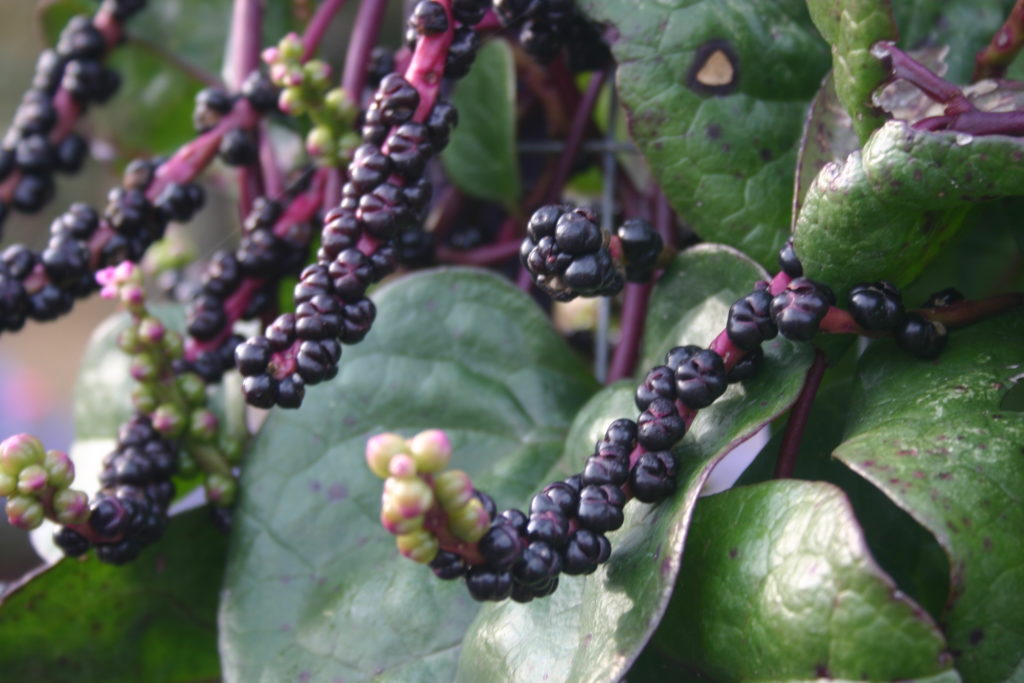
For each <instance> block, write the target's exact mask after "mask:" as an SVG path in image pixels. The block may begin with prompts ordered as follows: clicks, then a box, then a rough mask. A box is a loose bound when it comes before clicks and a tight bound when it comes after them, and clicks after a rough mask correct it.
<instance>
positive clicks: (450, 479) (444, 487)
mask: <svg viewBox="0 0 1024 683" xmlns="http://www.w3.org/2000/svg"><path fill="white" fill-rule="evenodd" d="M434 494H435V495H436V496H437V499H438V500H439V501H440V502H441V507H443V508H444V509H445V511H447V512H449V514H450V513H451V511H453V510H458V509H459V508H461V507H462V506H463V505H465V504H466V503H468V502H469V501H470V500H471V499H472V498H473V482H472V481H471V480H470V478H469V475H468V474H466V473H465V472H463V471H462V470H448V471H447V472H441V473H440V474H438V475H436V476H435V477H434Z"/></svg>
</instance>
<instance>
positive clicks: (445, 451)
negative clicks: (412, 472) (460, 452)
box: [409, 429, 452, 473]
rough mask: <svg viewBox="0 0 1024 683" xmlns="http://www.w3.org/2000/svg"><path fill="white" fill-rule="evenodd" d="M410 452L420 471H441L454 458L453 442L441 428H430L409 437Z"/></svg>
mask: <svg viewBox="0 0 1024 683" xmlns="http://www.w3.org/2000/svg"><path fill="white" fill-rule="evenodd" d="M409 452H410V453H411V454H412V457H413V459H414V460H415V461H416V468H417V469H418V470H419V471H420V472H430V473H434V472H440V471H441V470H443V469H444V468H445V467H447V466H448V463H449V462H450V461H451V459H452V443H451V441H449V440H448V435H447V434H445V433H444V432H443V431H441V430H440V429H428V430H426V431H424V432H420V433H419V434H417V435H416V436H414V437H412V438H411V439H409Z"/></svg>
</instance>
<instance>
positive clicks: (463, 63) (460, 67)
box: [444, 26, 480, 78]
mask: <svg viewBox="0 0 1024 683" xmlns="http://www.w3.org/2000/svg"><path fill="white" fill-rule="evenodd" d="M479 47H480V36H479V35H478V34H477V32H476V31H474V30H473V29H471V28H468V27H465V26H460V27H459V28H457V29H455V31H454V34H453V35H452V42H451V45H449V46H448V55H447V58H446V59H445V63H444V75H445V76H447V77H448V78H462V77H463V76H465V75H466V74H468V73H469V69H470V67H471V66H473V60H474V59H476V51H477V49H478V48H479Z"/></svg>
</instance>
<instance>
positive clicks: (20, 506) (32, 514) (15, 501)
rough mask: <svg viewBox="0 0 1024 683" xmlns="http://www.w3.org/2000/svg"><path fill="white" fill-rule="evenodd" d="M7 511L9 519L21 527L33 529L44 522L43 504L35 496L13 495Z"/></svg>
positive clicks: (14, 524)
mask: <svg viewBox="0 0 1024 683" xmlns="http://www.w3.org/2000/svg"><path fill="white" fill-rule="evenodd" d="M5 511H6V512H7V521H8V522H10V523H11V525H12V526H16V527H18V528H19V529H25V530H26V531H31V530H32V529H35V528H36V527H38V526H39V525H40V524H42V523H43V506H42V505H40V504H39V501H37V500H36V499H35V498H30V497H28V496H11V497H10V498H8V499H7V506H6V509H5Z"/></svg>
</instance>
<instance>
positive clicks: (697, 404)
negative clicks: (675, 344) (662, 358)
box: [675, 346, 727, 410]
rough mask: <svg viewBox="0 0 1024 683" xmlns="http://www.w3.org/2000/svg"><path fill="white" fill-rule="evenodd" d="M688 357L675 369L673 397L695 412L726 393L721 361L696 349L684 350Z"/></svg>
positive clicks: (711, 353) (713, 355)
mask: <svg viewBox="0 0 1024 683" xmlns="http://www.w3.org/2000/svg"><path fill="white" fill-rule="evenodd" d="M683 348H684V349H685V350H686V351H687V352H688V353H689V356H688V357H687V358H686V359H685V360H682V361H681V362H680V363H679V364H678V365H677V367H676V370H675V375H676V397H677V398H678V399H679V400H680V401H682V402H683V403H685V404H686V405H687V407H689V408H692V409H694V410H699V409H701V408H706V407H708V406H709V405H711V404H712V403H713V402H714V401H715V399H717V398H718V397H719V396H721V395H722V394H723V393H725V389H726V385H727V383H726V379H725V364H724V363H723V362H722V357H721V356H719V355H718V354H717V353H715V352H714V351H712V350H710V349H702V348H700V347H699V346H686V347H683Z"/></svg>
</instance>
